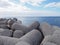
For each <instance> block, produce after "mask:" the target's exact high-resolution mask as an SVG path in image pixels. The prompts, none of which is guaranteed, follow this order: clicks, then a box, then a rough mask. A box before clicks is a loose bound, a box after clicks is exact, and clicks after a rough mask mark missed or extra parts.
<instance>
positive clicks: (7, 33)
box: [0, 29, 12, 37]
mask: <svg viewBox="0 0 60 45" xmlns="http://www.w3.org/2000/svg"><path fill="white" fill-rule="evenodd" d="M0 35H1V36H9V37H10V36H11V35H12V31H10V30H9V29H0Z"/></svg>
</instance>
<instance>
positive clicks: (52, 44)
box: [43, 42, 57, 45]
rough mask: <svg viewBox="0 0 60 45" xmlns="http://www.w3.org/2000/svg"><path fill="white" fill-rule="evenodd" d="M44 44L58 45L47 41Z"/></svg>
mask: <svg viewBox="0 0 60 45" xmlns="http://www.w3.org/2000/svg"><path fill="white" fill-rule="evenodd" d="M43 45H57V44H55V43H52V42H46V43H44V44H43Z"/></svg>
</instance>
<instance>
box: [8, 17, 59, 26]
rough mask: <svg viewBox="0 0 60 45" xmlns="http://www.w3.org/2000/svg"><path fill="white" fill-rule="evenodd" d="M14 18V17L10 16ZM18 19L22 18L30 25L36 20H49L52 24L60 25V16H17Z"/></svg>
mask: <svg viewBox="0 0 60 45" xmlns="http://www.w3.org/2000/svg"><path fill="white" fill-rule="evenodd" d="M8 18H13V17H8ZM15 18H17V19H18V20H21V21H22V23H23V24H24V25H29V24H31V23H32V22H34V21H38V22H40V23H42V22H47V23H49V24H51V25H55V26H59V27H60V17H52V16H51V17H15Z"/></svg>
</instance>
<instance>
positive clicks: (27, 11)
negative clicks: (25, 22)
mask: <svg viewBox="0 0 60 45" xmlns="http://www.w3.org/2000/svg"><path fill="white" fill-rule="evenodd" d="M16 16H21V17H23V16H60V0H0V17H16Z"/></svg>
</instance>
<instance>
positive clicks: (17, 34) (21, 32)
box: [13, 30, 24, 38]
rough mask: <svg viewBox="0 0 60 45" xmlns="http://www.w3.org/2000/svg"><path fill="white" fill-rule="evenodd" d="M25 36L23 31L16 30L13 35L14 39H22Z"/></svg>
mask: <svg viewBox="0 0 60 45" xmlns="http://www.w3.org/2000/svg"><path fill="white" fill-rule="evenodd" d="M23 35H24V33H23V31H22V30H16V31H15V32H14V34H13V37H15V38H20V37H22V36H23Z"/></svg>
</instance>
